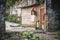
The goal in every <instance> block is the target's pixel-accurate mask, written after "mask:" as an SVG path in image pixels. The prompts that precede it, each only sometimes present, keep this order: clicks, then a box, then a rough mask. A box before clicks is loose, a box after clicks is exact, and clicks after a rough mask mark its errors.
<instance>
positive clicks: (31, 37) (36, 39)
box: [21, 32, 40, 40]
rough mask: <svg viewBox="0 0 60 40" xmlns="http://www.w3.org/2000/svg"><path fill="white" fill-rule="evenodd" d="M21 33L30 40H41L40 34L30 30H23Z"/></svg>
mask: <svg viewBox="0 0 60 40" xmlns="http://www.w3.org/2000/svg"><path fill="white" fill-rule="evenodd" d="M21 35H22V36H23V37H24V38H26V39H28V40H40V38H39V36H37V35H33V34H32V33H30V32H22V33H21Z"/></svg>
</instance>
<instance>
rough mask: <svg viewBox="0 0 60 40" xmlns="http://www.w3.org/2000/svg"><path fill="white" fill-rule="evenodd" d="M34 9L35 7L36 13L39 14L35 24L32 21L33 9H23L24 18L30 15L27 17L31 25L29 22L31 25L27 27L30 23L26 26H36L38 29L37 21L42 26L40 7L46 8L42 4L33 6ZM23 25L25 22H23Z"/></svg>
mask: <svg viewBox="0 0 60 40" xmlns="http://www.w3.org/2000/svg"><path fill="white" fill-rule="evenodd" d="M33 7H34V9H35V11H36V13H37V16H36V18H35V21H34V22H32V21H31V10H32V7H28V8H23V9H22V16H23V14H28V15H26V16H25V17H29V18H30V23H29V22H28V23H29V25H27V24H28V23H25V24H24V26H25V25H27V26H35V27H36V21H37V20H39V21H40V22H39V24H40V25H41V18H40V7H44V6H43V4H41V5H37V6H33ZM22 19H23V17H22ZM22 25H23V21H22Z"/></svg>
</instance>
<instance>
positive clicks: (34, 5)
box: [21, 0, 45, 27]
mask: <svg viewBox="0 0 60 40" xmlns="http://www.w3.org/2000/svg"><path fill="white" fill-rule="evenodd" d="M21 3H22V4H21V6H22V7H21V10H22V12H21V14H22V26H30V27H31V26H33V27H36V26H37V23H38V24H39V27H42V25H44V23H45V19H44V15H45V4H44V0H42V1H41V0H22V1H21Z"/></svg>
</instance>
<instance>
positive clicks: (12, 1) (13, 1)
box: [6, 0, 19, 8]
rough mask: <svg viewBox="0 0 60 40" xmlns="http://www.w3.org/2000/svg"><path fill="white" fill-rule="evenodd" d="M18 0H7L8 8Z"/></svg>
mask: <svg viewBox="0 0 60 40" xmlns="http://www.w3.org/2000/svg"><path fill="white" fill-rule="evenodd" d="M16 1H19V0H6V8H10V6H12V5H13V4H15V2H16Z"/></svg>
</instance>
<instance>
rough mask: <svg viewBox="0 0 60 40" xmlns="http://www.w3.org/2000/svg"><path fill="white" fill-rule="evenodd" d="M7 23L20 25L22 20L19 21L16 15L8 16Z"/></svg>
mask: <svg viewBox="0 0 60 40" xmlns="http://www.w3.org/2000/svg"><path fill="white" fill-rule="evenodd" d="M6 21H9V22H14V23H19V24H20V23H21V18H19V20H18V16H17V15H16V14H15V15H6Z"/></svg>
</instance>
